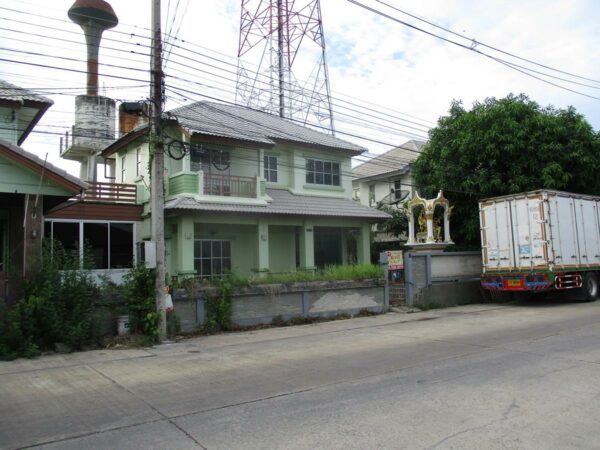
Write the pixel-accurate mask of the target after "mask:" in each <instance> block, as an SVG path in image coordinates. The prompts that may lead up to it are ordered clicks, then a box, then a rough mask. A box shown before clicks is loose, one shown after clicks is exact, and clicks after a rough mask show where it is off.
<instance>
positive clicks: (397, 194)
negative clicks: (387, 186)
mask: <svg viewBox="0 0 600 450" xmlns="http://www.w3.org/2000/svg"><path fill="white" fill-rule="evenodd" d="M394 200H402V182H401V181H394Z"/></svg>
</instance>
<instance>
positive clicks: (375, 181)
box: [352, 140, 425, 241]
mask: <svg viewBox="0 0 600 450" xmlns="http://www.w3.org/2000/svg"><path fill="white" fill-rule="evenodd" d="M424 145H425V142H421V141H416V140H410V141H408V142H405V143H404V144H402V145H401V146H399V147H396V148H394V149H392V150H389V151H388V152H386V153H382V154H381V155H378V156H377V157H375V158H373V159H371V160H369V161H367V162H365V163H363V164H360V165H358V166H356V167H354V168H353V169H352V190H353V198H354V199H355V200H357V201H359V202H360V203H361V204H362V205H365V206H370V207H372V208H376V207H377V205H378V204H379V203H380V202H384V203H390V202H393V201H395V200H398V199H400V198H401V196H402V195H403V192H402V191H405V192H408V196H407V197H406V198H405V200H408V199H410V198H411V197H412V196H413V194H414V193H415V188H414V185H413V180H412V177H411V173H410V167H411V163H412V162H413V161H414V160H415V159H417V158H418V157H419V155H420V154H421V151H422V150H423V147H424ZM375 239H376V240H377V241H397V240H398V239H397V238H396V237H394V236H388V235H384V234H383V233H379V234H378V235H377V236H376V237H375Z"/></svg>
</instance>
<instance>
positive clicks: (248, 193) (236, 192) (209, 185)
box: [204, 173, 256, 198]
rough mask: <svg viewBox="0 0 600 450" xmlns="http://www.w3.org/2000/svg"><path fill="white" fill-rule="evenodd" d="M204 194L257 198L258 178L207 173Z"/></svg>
mask: <svg viewBox="0 0 600 450" xmlns="http://www.w3.org/2000/svg"><path fill="white" fill-rule="evenodd" d="M204 194H205V195H224V196H230V197H247V198H256V178H252V177H235V176H228V175H215V174H206V173H205V174H204Z"/></svg>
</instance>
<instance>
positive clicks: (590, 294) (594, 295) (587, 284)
mask: <svg viewBox="0 0 600 450" xmlns="http://www.w3.org/2000/svg"><path fill="white" fill-rule="evenodd" d="M581 288H582V289H583V295H584V300H585V301H588V302H593V301H594V300H597V299H598V294H599V293H600V288H599V286H598V275H597V274H596V273H595V272H586V273H585V275H584V276H583V286H582V287H581Z"/></svg>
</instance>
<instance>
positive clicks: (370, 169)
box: [352, 140, 425, 180]
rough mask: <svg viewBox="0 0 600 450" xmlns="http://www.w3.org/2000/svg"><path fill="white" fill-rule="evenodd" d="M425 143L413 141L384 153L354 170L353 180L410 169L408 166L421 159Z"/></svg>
mask: <svg viewBox="0 0 600 450" xmlns="http://www.w3.org/2000/svg"><path fill="white" fill-rule="evenodd" d="M424 146H425V142H421V141H415V140H411V141H408V142H405V143H404V144H402V145H401V146H400V147H396V148H393V149H392V150H390V151H387V152H385V153H382V154H381V155H379V156H377V157H375V158H373V159H372V160H370V161H368V162H366V163H363V164H361V165H359V166H356V167H354V168H353V169H352V178H353V179H354V180H357V179H360V178H370V177H376V176H381V175H385V174H388V173H391V172H397V171H399V170H402V169H405V168H408V165H409V164H410V163H411V162H413V161H414V160H415V159H417V158H418V157H419V155H420V154H421V151H423V147H424Z"/></svg>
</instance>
